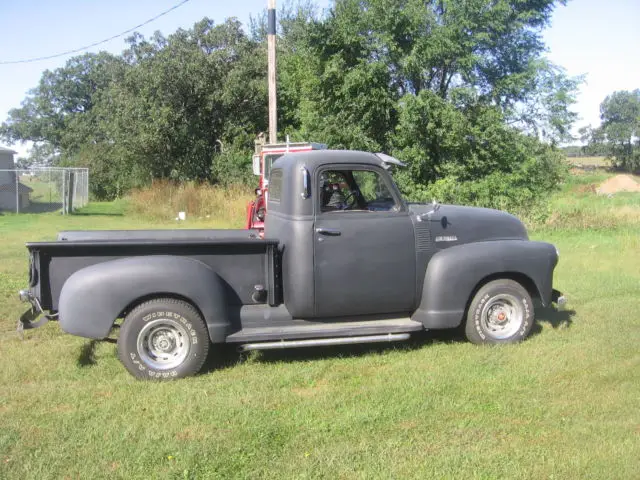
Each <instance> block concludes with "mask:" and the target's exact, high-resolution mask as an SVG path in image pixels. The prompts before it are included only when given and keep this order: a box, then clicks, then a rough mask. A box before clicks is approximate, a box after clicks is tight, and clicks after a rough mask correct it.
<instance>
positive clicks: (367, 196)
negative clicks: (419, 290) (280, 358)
mask: <svg viewBox="0 0 640 480" xmlns="http://www.w3.org/2000/svg"><path fill="white" fill-rule="evenodd" d="M315 182H316V188H314V189H313V191H314V192H315V193H314V197H315V198H314V203H315V223H314V284H315V287H314V288H315V316H316V317H335V316H344V315H366V314H378V313H380V314H385V313H403V312H410V311H412V310H413V309H414V307H415V291H416V286H415V281H416V280H415V279H416V271H415V269H416V266H415V262H416V257H415V240H414V231H413V224H412V222H411V219H410V218H409V214H408V212H407V211H406V208H405V206H404V203H403V202H402V201H401V200H400V198H399V196H398V193H397V191H396V189H395V188H394V187H393V185H392V183H391V180H390V178H389V177H388V175H387V174H386V173H385V172H384V171H383V170H382V169H378V168H376V167H372V166H368V165H367V166H355V165H352V166H345V165H334V166H328V167H324V168H323V169H322V170H320V171H318V172H317V174H316V178H315Z"/></svg>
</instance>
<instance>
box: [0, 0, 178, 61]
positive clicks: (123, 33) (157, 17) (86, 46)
mask: <svg viewBox="0 0 640 480" xmlns="http://www.w3.org/2000/svg"><path fill="white" fill-rule="evenodd" d="M188 1H189V0H182V2H180V3H178V4H177V5H174V6H173V7H171V8H170V9H169V10H165V11H164V12H162V13H159V14H158V15H156V16H155V17H153V18H150V19H149V20H147V21H145V22H142V23H141V24H139V25H136V26H135V27H131V28H130V29H128V30H125V31H124V32H121V33H118V34H117V35H113V36H112V37H109V38H105V39H104V40H100V41H99V42H95V43H92V44H91V45H85V46H84V47H80V48H74V49H73V50H67V51H66V52H61V53H56V54H54V55H47V56H46V57H35V58H27V59H23V60H7V61H0V65H14V64H16V63H33V62H40V61H42V60H50V59H52V58H58V57H63V56H65V55H70V54H72V53H78V52H81V51H83V50H88V49H90V48H92V47H96V46H98V45H102V44H103V43H107V42H110V41H111V40H114V39H116V38H119V37H122V36H123V35H126V34H127V33H131V32H133V31H134V30H136V29H137V28H140V27H144V26H145V25H148V24H150V23H151V22H154V21H156V20H157V19H159V18H160V17H162V16H164V15H166V14H167V13H170V12H172V11H173V10H175V9H176V8H179V7H181V6H182V5H184V4H185V3H187V2H188Z"/></svg>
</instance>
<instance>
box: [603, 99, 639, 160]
mask: <svg viewBox="0 0 640 480" xmlns="http://www.w3.org/2000/svg"><path fill="white" fill-rule="evenodd" d="M600 119H601V120H602V124H601V126H600V128H599V129H598V131H596V132H594V134H593V135H592V139H591V140H592V142H591V143H592V144H593V145H596V144H598V143H602V142H603V141H604V143H605V144H606V146H607V151H608V154H609V155H610V157H611V159H612V161H613V163H614V165H616V166H617V167H620V168H622V169H625V170H637V169H640V89H635V90H633V91H630V92H629V91H618V92H614V93H612V94H611V95H609V96H607V98H605V99H604V101H603V102H602V103H601V104H600Z"/></svg>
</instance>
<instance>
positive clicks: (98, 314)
mask: <svg viewBox="0 0 640 480" xmlns="http://www.w3.org/2000/svg"><path fill="white" fill-rule="evenodd" d="M394 165H402V164H401V163H400V162H399V161H398V160H396V159H394V158H392V157H389V156H387V155H384V154H372V153H365V152H353V151H327V150H323V151H310V152H302V153H293V154H287V155H285V156H283V157H282V158H280V159H279V160H277V161H276V162H275V163H274V164H273V167H272V170H271V175H270V180H269V196H268V200H267V201H268V210H269V215H268V216H267V220H266V224H265V236H264V238H260V235H258V233H257V232H256V231H251V230H161V231H158V230H150V231H85V232H61V233H60V234H59V237H58V241H55V242H40V243H28V244H27V247H28V250H29V252H30V267H29V289H28V290H23V291H21V292H20V295H21V297H22V299H23V300H24V301H28V302H30V303H31V305H32V308H31V309H30V310H29V311H27V312H25V314H24V315H23V316H22V318H21V319H20V322H19V328H33V327H35V326H39V325H40V324H42V323H44V322H45V321H46V320H47V319H56V320H59V322H60V326H61V327H62V329H63V330H64V331H66V332H68V333H71V334H73V335H79V336H82V337H87V338H93V339H103V338H106V337H107V336H108V335H109V334H110V332H111V331H112V329H113V328H114V325H115V324H116V322H117V321H118V319H123V321H122V325H121V327H120V329H119V337H118V352H119V357H120V360H121V361H122V363H123V364H124V365H125V367H126V368H127V369H128V370H129V372H131V373H132V374H133V375H135V376H137V377H141V378H154V379H171V378H180V377H185V376H188V375H191V374H194V373H196V372H198V371H199V370H200V368H201V367H202V365H203V363H204V361H205V358H206V356H207V353H208V350H209V348H210V347H211V345H215V344H221V343H235V344H238V345H239V346H240V348H241V349H243V350H255V349H272V348H284V347H303V346H313V345H335V344H347V343H367V342H390V341H399V340H406V339H408V338H409V336H410V334H411V332H416V331H421V330H425V329H445V328H455V327H459V326H463V325H464V330H465V332H466V336H467V338H468V339H469V340H470V341H471V342H474V343H478V344H498V343H513V342H517V341H519V340H522V339H523V338H525V337H526V336H527V335H528V333H529V332H530V330H531V327H532V325H533V322H534V307H533V303H532V298H538V299H539V300H540V302H541V303H542V305H549V304H550V303H552V302H556V303H557V304H558V305H559V306H561V304H562V303H563V302H564V297H562V296H561V295H560V292H558V291H556V290H554V289H553V288H552V280H553V270H554V268H555V266H556V264H557V262H558V252H557V250H556V248H555V247H554V246H553V245H550V244H548V243H542V242H533V241H529V240H528V237H527V232H526V230H525V228H524V226H523V225H522V223H521V222H520V221H519V220H518V219H517V218H515V217H513V216H512V215H509V214H507V213H504V212H500V211H496V210H488V209H481V208H470V207H462V206H453V205H439V204H437V203H435V202H434V203H433V204H428V205H418V204H411V203H407V202H405V201H404V200H403V199H402V197H401V196H400V193H399V192H398V189H397V188H396V186H395V184H394V183H393V180H392V178H391V176H390V174H389V169H390V168H391V167H392V166H394ZM40 315H43V317H42V319H40V320H39V321H36V320H37V318H38V316H40Z"/></svg>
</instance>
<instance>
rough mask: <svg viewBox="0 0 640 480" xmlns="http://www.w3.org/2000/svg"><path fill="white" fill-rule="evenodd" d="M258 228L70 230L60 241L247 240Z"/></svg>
mask: <svg viewBox="0 0 640 480" xmlns="http://www.w3.org/2000/svg"><path fill="white" fill-rule="evenodd" d="M258 234H259V232H258V230H229V229H219V230H195V229H194V230H191V229H182V230H69V231H62V232H59V233H58V241H76V242H77V241H88V240H93V241H113V240H155V241H171V240H215V241H220V240H246V239H254V240H255V239H257V238H259V237H258Z"/></svg>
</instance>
